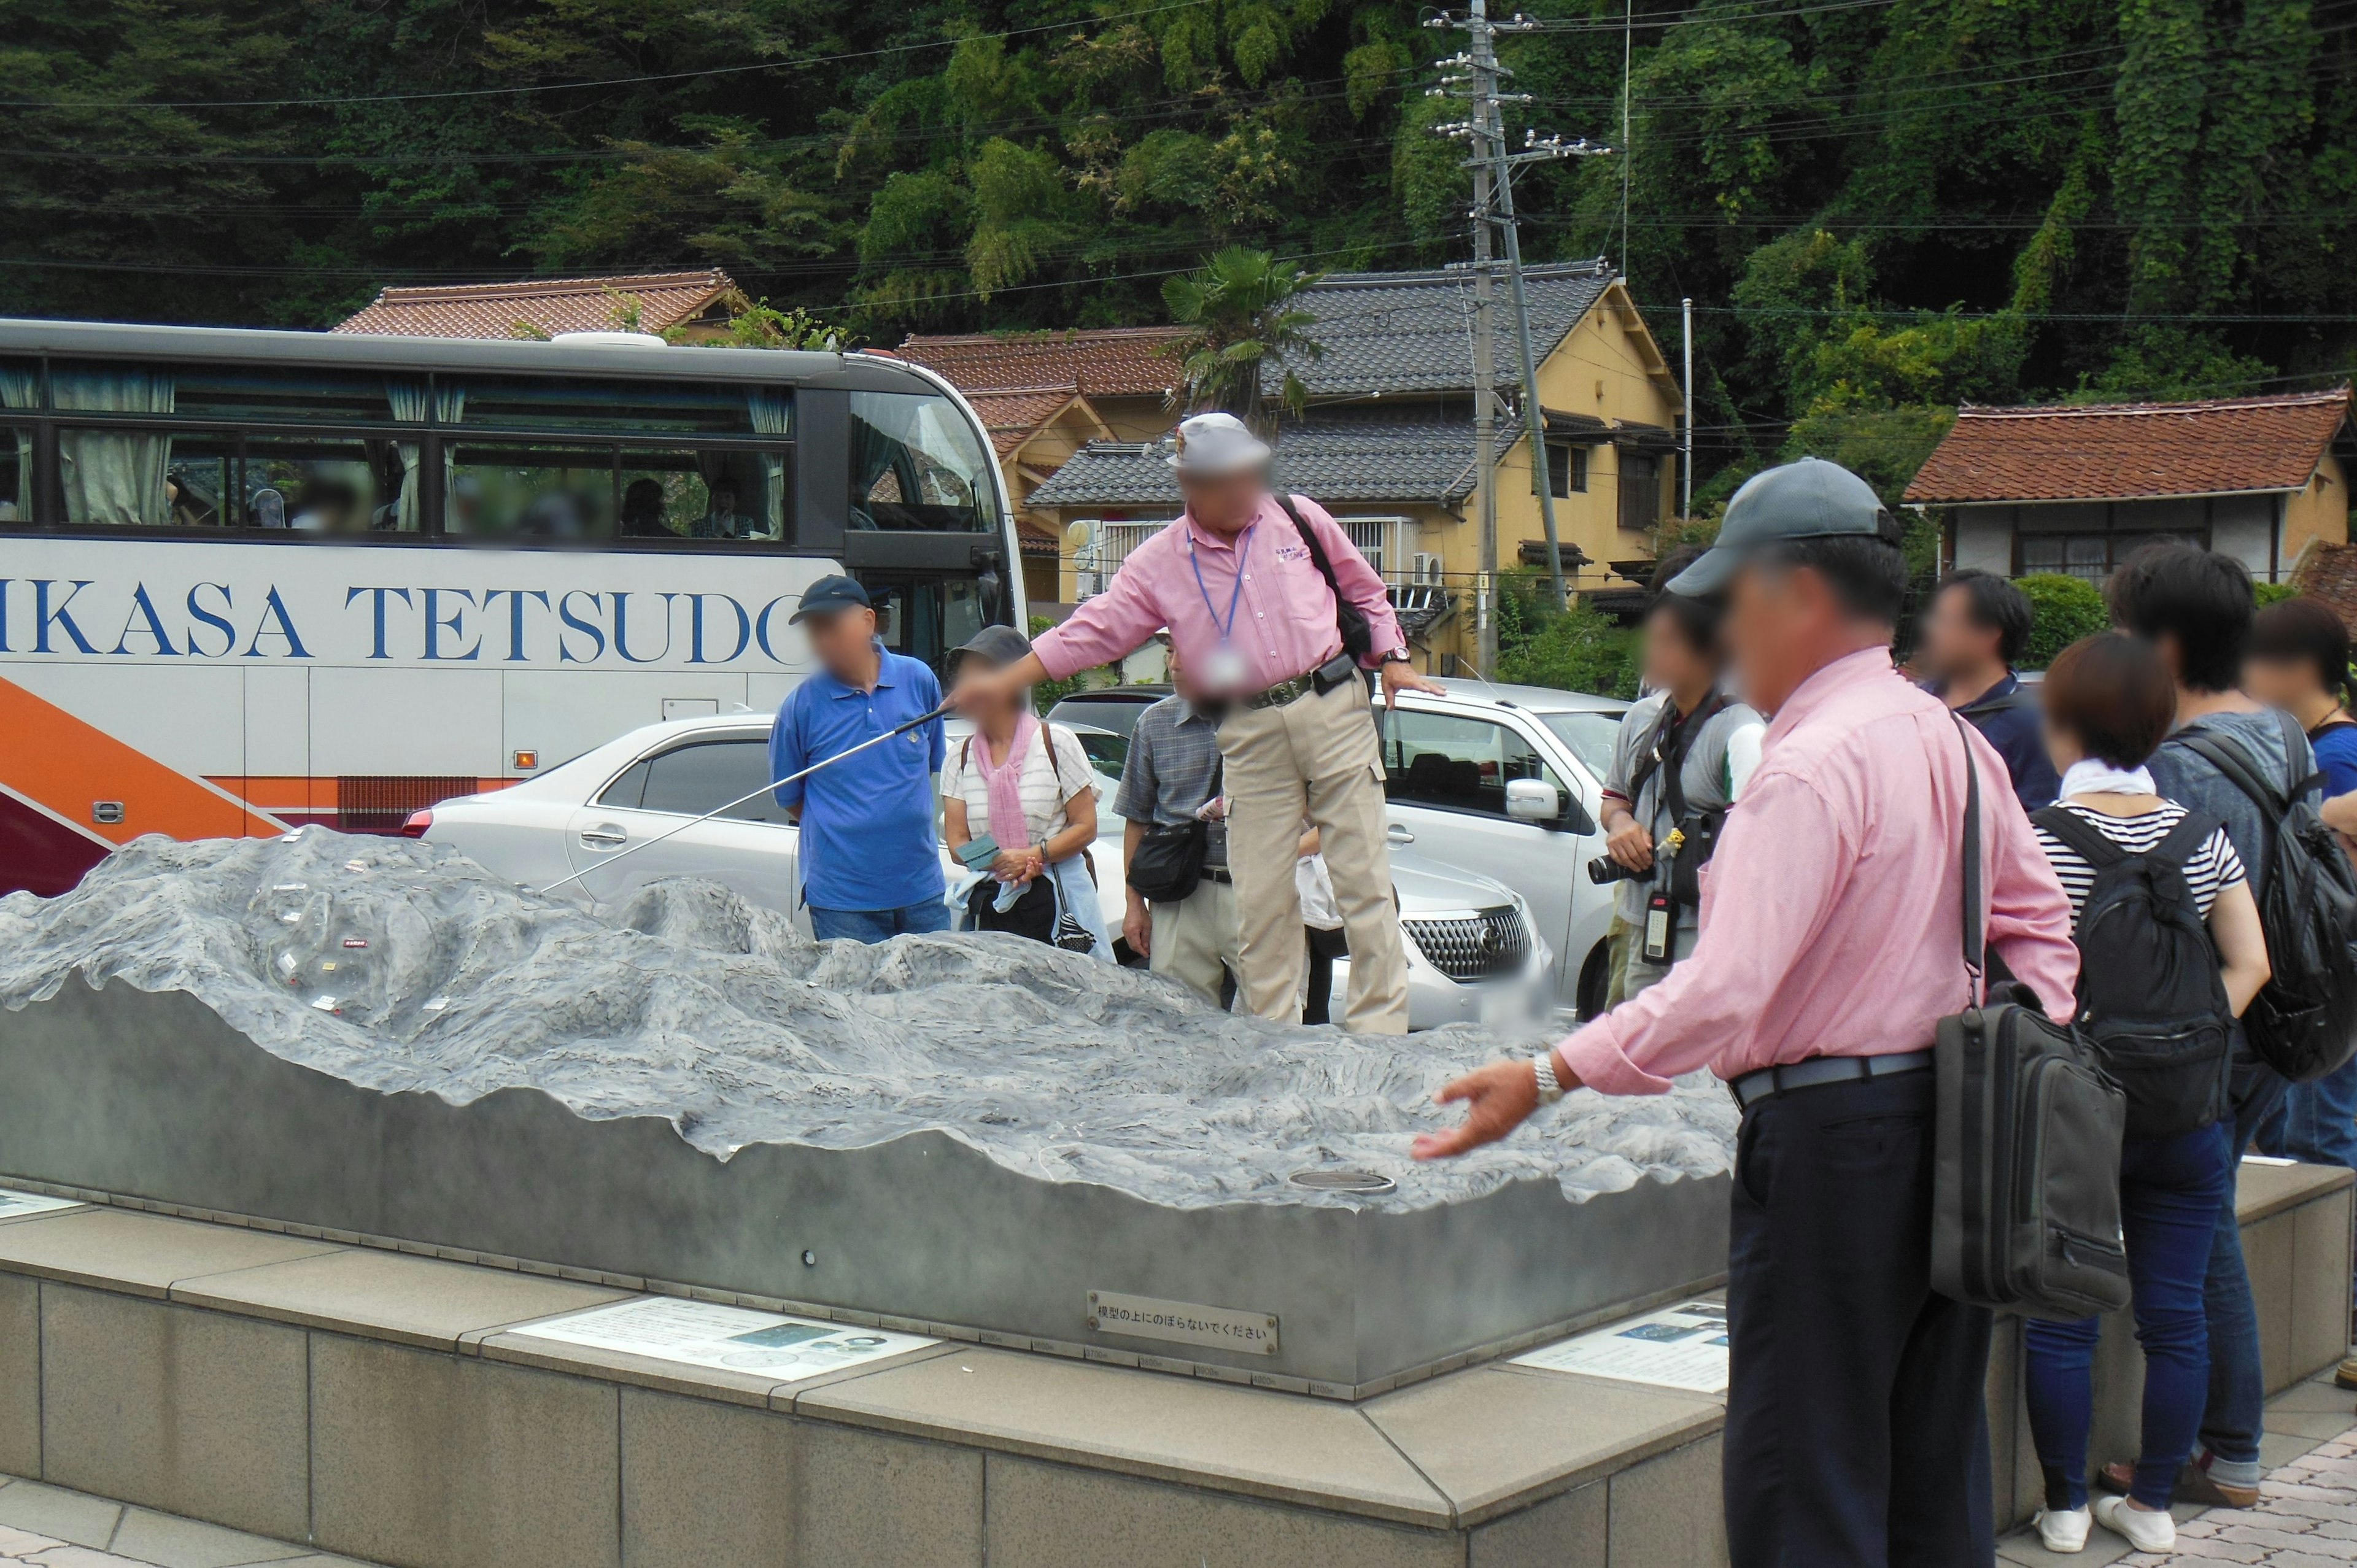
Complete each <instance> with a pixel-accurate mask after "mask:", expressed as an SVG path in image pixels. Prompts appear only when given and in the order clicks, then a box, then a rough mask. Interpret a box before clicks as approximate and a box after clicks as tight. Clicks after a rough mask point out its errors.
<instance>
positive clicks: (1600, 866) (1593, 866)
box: [1587, 854, 1646, 887]
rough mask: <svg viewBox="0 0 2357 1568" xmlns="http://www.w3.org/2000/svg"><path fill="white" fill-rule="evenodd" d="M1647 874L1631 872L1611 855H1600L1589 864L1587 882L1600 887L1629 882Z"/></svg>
mask: <svg viewBox="0 0 2357 1568" xmlns="http://www.w3.org/2000/svg"><path fill="white" fill-rule="evenodd" d="M1643 875H1646V873H1644V872H1641V871H1631V870H1630V869H1629V868H1628V867H1627V866H1625V865H1621V864H1620V862H1619V861H1617V860H1615V859H1613V858H1612V857H1611V856H1610V855H1609V854H1599V855H1598V856H1597V857H1596V858H1595V859H1594V860H1591V861H1589V862H1588V863H1587V880H1589V881H1590V882H1593V883H1594V884H1596V885H1597V886H1598V887H1601V886H1604V885H1605V884H1607V883H1609V882H1627V881H1629V880H1630V879H1631V878H1632V877H1638V876H1643Z"/></svg>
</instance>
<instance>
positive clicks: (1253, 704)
mask: <svg viewBox="0 0 2357 1568" xmlns="http://www.w3.org/2000/svg"><path fill="white" fill-rule="evenodd" d="M1358 672H1359V661H1358V660H1355V659H1353V658H1351V656H1350V655H1349V654H1348V653H1338V654H1336V655H1334V657H1333V658H1331V659H1329V660H1326V662H1325V663H1323V664H1320V665H1319V666H1318V668H1317V669H1315V670H1312V671H1309V673H1308V674H1307V675H1296V676H1295V677H1294V678H1293V679H1292V680H1290V681H1279V682H1277V683H1276V684H1275V685H1274V686H1271V687H1270V688H1269V689H1268V690H1267V691H1265V692H1254V693H1253V694H1252V695H1251V696H1249V697H1239V698H1237V699H1236V701H1237V702H1238V703H1240V704H1242V705H1243V706H1244V707H1247V708H1281V707H1283V706H1285V704H1286V703H1291V702H1297V701H1299V700H1300V699H1301V698H1303V697H1306V696H1308V695H1309V694H1310V693H1312V692H1315V693H1318V695H1319V696H1321V697H1322V696H1324V695H1325V694H1326V693H1329V692H1330V691H1332V690H1333V689H1334V688H1335V687H1337V686H1340V684H1342V682H1345V681H1349V680H1353V679H1355V678H1356V677H1357V675H1358Z"/></svg>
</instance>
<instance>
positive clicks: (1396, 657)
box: [1375, 648, 1415, 664]
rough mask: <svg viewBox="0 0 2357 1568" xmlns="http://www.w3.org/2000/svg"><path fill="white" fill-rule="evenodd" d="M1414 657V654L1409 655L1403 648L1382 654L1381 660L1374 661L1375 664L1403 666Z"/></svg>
mask: <svg viewBox="0 0 2357 1568" xmlns="http://www.w3.org/2000/svg"><path fill="white" fill-rule="evenodd" d="M1414 658H1415V655H1414V654H1412V653H1410V652H1409V651H1408V650H1406V649H1405V648H1394V649H1393V650H1391V651H1390V652H1389V653H1386V654H1384V655H1383V657H1382V658H1381V659H1378V660H1375V662H1376V663H1378V664H1405V663H1407V662H1409V661H1410V660H1413V659H1414Z"/></svg>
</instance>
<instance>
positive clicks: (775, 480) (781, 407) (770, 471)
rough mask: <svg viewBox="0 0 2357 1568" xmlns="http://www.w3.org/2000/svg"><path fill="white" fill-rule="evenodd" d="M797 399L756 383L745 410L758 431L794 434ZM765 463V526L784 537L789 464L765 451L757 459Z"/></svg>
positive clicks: (778, 535) (763, 526)
mask: <svg viewBox="0 0 2357 1568" xmlns="http://www.w3.org/2000/svg"><path fill="white" fill-rule="evenodd" d="M793 408H794V405H793V400H792V399H791V397H789V396H788V395H787V394H786V393H784V392H779V391H777V390H776V389H775V388H772V387H753V388H751V389H749V390H748V391H747V392H746V393H745V412H746V414H747V415H748V417H749V418H750V419H751V420H752V423H753V434H754V435H791V434H793V429H792V422H793ZM757 460H758V461H759V463H760V465H761V489H762V492H763V494H762V499H763V500H764V502H765V503H766V504H765V505H764V507H763V509H762V511H761V526H762V528H763V529H765V530H771V531H774V532H773V533H772V537H780V538H781V537H783V535H784V529H785V516H786V465H785V460H784V459H783V458H780V457H778V456H774V455H772V454H770V453H767V452H764V453H762V454H761V455H760V456H759V459H757Z"/></svg>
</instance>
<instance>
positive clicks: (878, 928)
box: [810, 898, 950, 942]
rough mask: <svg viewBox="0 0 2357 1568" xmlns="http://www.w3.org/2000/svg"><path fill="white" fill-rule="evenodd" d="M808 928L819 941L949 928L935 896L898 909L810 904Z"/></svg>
mask: <svg viewBox="0 0 2357 1568" xmlns="http://www.w3.org/2000/svg"><path fill="white" fill-rule="evenodd" d="M810 916H811V929H812V930H813V932H815V933H816V934H817V936H818V940H821V941H823V942H825V941H833V940H836V939H837V938H848V939H849V940H852V941H855V942H880V941H884V940H888V939H890V938H892V937H903V936H908V935H909V934H911V933H912V932H918V931H946V930H948V929H950V911H949V906H948V905H946V904H944V903H942V901H941V900H940V899H938V898H927V899H923V900H921V901H920V902H918V903H915V904H903V905H901V906H900V908H897V909H822V908H819V907H818V906H817V905H815V904H813V905H812V906H811V907H810Z"/></svg>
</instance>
